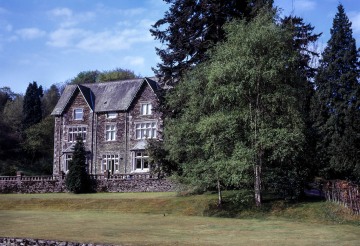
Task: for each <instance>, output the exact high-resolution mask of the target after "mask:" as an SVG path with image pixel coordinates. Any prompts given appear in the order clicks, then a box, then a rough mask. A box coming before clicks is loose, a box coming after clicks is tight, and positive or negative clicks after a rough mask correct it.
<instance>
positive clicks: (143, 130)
mask: <svg viewBox="0 0 360 246" xmlns="http://www.w3.org/2000/svg"><path fill="white" fill-rule="evenodd" d="M156 136H157V123H156V122H155V121H148V122H137V123H135V138H136V139H147V138H156Z"/></svg>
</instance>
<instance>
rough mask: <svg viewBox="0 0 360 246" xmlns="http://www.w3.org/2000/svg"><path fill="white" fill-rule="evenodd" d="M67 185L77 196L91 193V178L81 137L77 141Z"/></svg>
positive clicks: (66, 181)
mask: <svg viewBox="0 0 360 246" xmlns="http://www.w3.org/2000/svg"><path fill="white" fill-rule="evenodd" d="M65 184H66V187H67V189H68V190H69V191H71V192H73V193H76V194H78V193H86V192H90V191H91V187H90V177H89V175H88V173H87V171H86V151H85V146H84V143H83V140H82V139H81V137H79V138H78V139H77V140H76V144H75V146H74V152H73V156H72V160H71V161H70V162H69V172H68V174H67V175H66V180H65Z"/></svg>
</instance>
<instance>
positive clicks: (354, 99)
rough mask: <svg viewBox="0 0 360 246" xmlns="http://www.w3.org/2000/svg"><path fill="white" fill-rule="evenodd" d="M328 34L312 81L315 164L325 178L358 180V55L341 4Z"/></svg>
mask: <svg viewBox="0 0 360 246" xmlns="http://www.w3.org/2000/svg"><path fill="white" fill-rule="evenodd" d="M330 33H331V37H330V40H329V41H328V43H327V46H326V48H325V50H324V52H323V53H322V59H321V60H320V66H319V71H318V75H317V76H316V80H315V84H316V95H315V100H314V105H313V106H314V118H315V119H316V121H315V124H314V127H315V129H316V130H317V134H318V143H317V153H318V162H319V163H320V166H321V168H322V170H323V174H324V175H325V176H326V177H327V178H341V179H357V180H359V179H360V178H359V177H360V166H359V165H360V164H358V163H359V161H358V160H359V159H360V152H359V149H360V135H359V134H360V124H359V121H360V114H359V104H360V97H359V96H360V87H359V82H358V79H359V59H358V58H359V56H358V53H357V50H356V42H355V39H354V38H353V36H352V28H351V22H350V21H349V19H348V17H347V15H346V13H345V10H344V7H343V6H342V5H341V4H339V6H338V12H337V13H336V15H335V18H334V20H333V26H332V28H331V30H330Z"/></svg>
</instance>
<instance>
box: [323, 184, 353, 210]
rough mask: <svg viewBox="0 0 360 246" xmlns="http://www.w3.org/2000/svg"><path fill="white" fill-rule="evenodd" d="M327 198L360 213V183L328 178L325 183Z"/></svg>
mask: <svg viewBox="0 0 360 246" xmlns="http://www.w3.org/2000/svg"><path fill="white" fill-rule="evenodd" d="M323 192H324V195H325V198H326V200H328V201H331V202H336V203H339V204H342V205H344V206H345V207H347V208H349V209H351V210H352V211H353V212H354V213H355V214H360V192H359V185H356V184H354V183H351V182H348V181H344V180H328V181H324V183H323Z"/></svg>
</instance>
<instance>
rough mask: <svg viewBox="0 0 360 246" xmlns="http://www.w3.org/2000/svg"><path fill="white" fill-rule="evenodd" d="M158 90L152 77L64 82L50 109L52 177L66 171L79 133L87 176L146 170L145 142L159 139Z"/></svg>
mask: <svg viewBox="0 0 360 246" xmlns="http://www.w3.org/2000/svg"><path fill="white" fill-rule="evenodd" d="M158 91H159V85H158V83H157V82H156V80H155V78H142V79H131V80H123V81H115V82H106V83H96V84H81V85H67V86H66V87H65V90H64V92H63V93H62V95H61V97H60V99H59V101H58V103H57V105H56V106H55V109H54V110H53V112H52V115H53V116H55V133H54V166H53V175H54V176H57V175H59V174H63V173H65V174H66V173H67V172H68V169H69V165H68V163H69V160H71V158H72V153H73V147H74V145H75V142H76V139H77V136H79V135H80V136H81V137H82V138H83V140H84V145H85V149H86V151H87V169H88V172H89V173H90V174H96V175H99V174H106V175H111V174H131V173H148V172H149V171H150V165H149V161H148V155H147V153H146V151H145V147H146V140H147V139H154V138H159V137H160V133H159V130H161V129H160V126H161V125H162V120H161V115H160V114H159V113H158V112H155V111H154V110H153V109H154V108H155V107H156V106H157V105H158V96H157V92H158ZM160 132H161V131H160Z"/></svg>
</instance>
